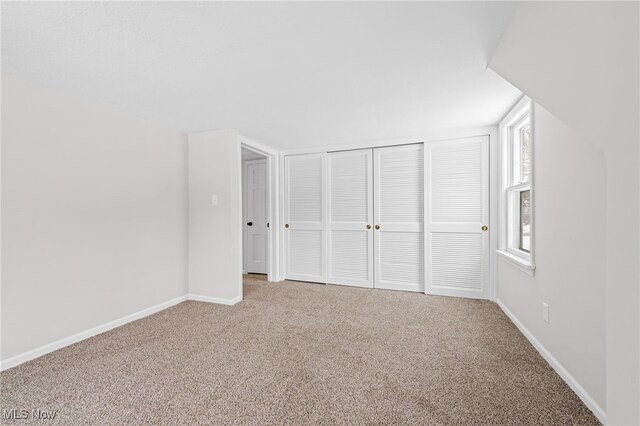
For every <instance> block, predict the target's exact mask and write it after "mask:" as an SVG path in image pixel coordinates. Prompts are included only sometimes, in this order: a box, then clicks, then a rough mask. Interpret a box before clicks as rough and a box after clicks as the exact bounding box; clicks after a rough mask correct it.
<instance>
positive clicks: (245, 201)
mask: <svg viewBox="0 0 640 426" xmlns="http://www.w3.org/2000/svg"><path fill="white" fill-rule="evenodd" d="M254 164H264V165H265V180H266V187H267V188H266V189H267V194H266V197H265V199H264V202H265V206H264V209H265V211H266V218H267V222H268V223H269V228H268V230H267V249H266V250H267V253H266V255H267V271H268V270H269V260H270V258H269V230H270V229H271V223H270V222H269V216H270V214H269V173H268V172H269V171H268V170H267V159H266V158H260V159H257V160H245V161H243V162H242V210H243V211H242V220H243V222H242V228H243V232H242V256H243V257H242V273H248V272H249V271H248V270H247V269H245V266H246V264H247V262H248V260H249V239H248V238H247V237H248V235H249V232H248V231H249V229H248V228H246V226H247V221H248V220H249V210H248V207H249V197H248V195H249V179H248V178H249V166H251V165H254ZM245 230H246V231H247V232H244V231H245Z"/></svg>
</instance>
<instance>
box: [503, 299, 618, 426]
mask: <svg viewBox="0 0 640 426" xmlns="http://www.w3.org/2000/svg"><path fill="white" fill-rule="evenodd" d="M496 303H497V304H498V306H500V308H501V309H502V311H503V312H504V313H505V314H506V315H507V316H508V317H509V319H510V320H511V321H512V322H513V323H514V324H515V325H516V327H518V329H519V330H520V332H521V333H522V334H524V336H525V337H526V338H527V339H528V340H529V342H531V344H532V345H533V347H534V348H536V350H537V351H538V352H539V353H540V355H542V357H543V358H544V359H545V360H546V361H547V362H548V363H549V365H550V366H551V367H552V368H553V369H554V370H555V371H556V373H558V375H559V376H560V377H561V378H562V380H564V381H565V383H566V384H568V385H569V387H570V388H571V389H572V390H573V391H574V392H575V393H576V395H578V397H580V399H581V400H582V402H584V404H585V405H586V406H587V407H588V408H589V410H591V411H592V412H593V414H594V415H595V416H596V417H597V418H598V420H600V422H602V424H607V414H606V412H605V411H604V410H603V409H602V407H600V406H599V405H598V404H597V403H596V402H595V400H594V399H593V398H592V397H591V395H589V393H588V392H587V391H586V390H585V389H584V388H583V387H582V386H581V385H580V383H578V381H577V380H576V379H575V378H574V377H573V376H572V375H571V374H570V373H569V372H568V371H567V369H566V368H564V367H563V366H562V364H560V362H558V360H557V359H555V358H554V357H553V355H551V353H550V352H549V351H548V350H547V349H546V348H545V347H544V346H542V343H540V342H539V341H538V339H536V338H535V337H534V336H533V334H531V332H530V331H529V330H528V329H527V328H526V327H525V326H524V324H522V323H521V322H520V320H518V318H516V316H515V315H514V314H513V312H511V311H510V310H509V308H507V307H506V306H505V304H504V303H502V301H501V300H500V299H498V300H496Z"/></svg>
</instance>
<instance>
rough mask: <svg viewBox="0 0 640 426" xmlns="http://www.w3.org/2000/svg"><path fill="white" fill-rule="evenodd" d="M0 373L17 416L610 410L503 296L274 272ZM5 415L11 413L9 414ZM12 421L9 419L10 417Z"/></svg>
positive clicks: (490, 418)
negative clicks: (532, 340) (553, 359)
mask: <svg viewBox="0 0 640 426" xmlns="http://www.w3.org/2000/svg"><path fill="white" fill-rule="evenodd" d="M245 281H246V285H245V300H244V301H243V302H242V303H240V304H238V305H236V306H221V305H214V304H209V303H202V302H184V303H181V304H179V305H176V306H174V307H172V308H170V309H167V310H165V311H162V312H160V313H158V314H155V315H153V316H150V317H147V318H144V319H142V320H139V321H135V322H133V323H130V324H127V325H125V326H123V327H120V328H117V329H115V330H112V331H110V332H107V333H104V334H101V335H99V336H96V337H93V338H91V339H88V340H85V341H83V342H80V343H77V344H75V345H72V346H69V347H67V348H64V349H61V350H59V351H56V352H53V353H51V354H49V355H46V356H43V357H41V358H39V359H36V360H33V361H31V362H28V363H25V364H22V365H20V366H18V367H15V368H13V369H10V370H7V371H5V372H3V373H1V376H0V378H1V380H2V383H1V386H2V387H1V397H0V404H1V408H2V409H7V408H16V409H28V410H33V409H43V410H57V412H58V414H57V416H56V418H55V420H54V421H46V423H45V422H42V421H40V422H35V421H16V422H15V423H18V424H30V423H33V424H40V425H42V424H65V425H75V424H113V425H122V424H136V425H138V424H181V425H182V424H220V425H222V424H225V425H226V424H327V425H333V424H353V425H359V424H419V425H448V424H453V425H463V424H492V425H500V424H504V425H507V424H511V425H526V424H535V425H542V424H562V425H566V424H598V422H597V420H596V419H595V418H594V417H593V415H592V414H591V413H590V412H589V410H588V409H587V408H586V407H585V406H584V405H583V404H582V403H581V402H580V400H579V399H578V397H577V396H576V395H575V394H574V393H573V392H572V391H571V390H570V389H569V387H568V386H567V385H566V384H564V382H563V381H562V380H561V379H560V377H559V376H558V375H557V374H556V373H555V372H554V371H553V370H552V369H551V368H550V367H549V366H548V365H547V364H546V362H545V361H544V360H543V359H542V358H541V357H540V356H539V355H538V353H537V352H536V351H535V350H534V348H533V347H532V346H531V345H530V344H529V343H528V342H527V340H526V339H525V338H524V337H523V336H522V335H521V334H520V333H519V332H518V330H517V329H516V328H515V327H514V325H513V324H512V323H511V322H510V321H509V320H508V319H507V317H506V316H505V315H504V314H503V313H502V312H501V311H500V309H499V308H498V307H497V306H496V305H495V304H493V303H490V302H485V301H473V300H465V299H455V298H446V297H436V296H425V295H422V294H413V293H404V292H393V291H384V290H366V289H359V288H350V287H342V286H324V285H319V284H307V283H297V282H284V283H275V284H269V283H266V282H264V281H261V280H260V279H256V278H246V279H245ZM5 423H6V421H5ZM9 423H10V422H9Z"/></svg>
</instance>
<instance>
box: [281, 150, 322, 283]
mask: <svg viewBox="0 0 640 426" xmlns="http://www.w3.org/2000/svg"><path fill="white" fill-rule="evenodd" d="M284 165H285V179H284V183H285V194H284V198H285V209H284V223H285V229H284V239H285V278H286V279H290V280H300V281H311V282H322V283H325V282H326V276H327V275H326V265H327V262H326V255H327V249H326V248H327V244H326V168H327V154H326V153H321V154H305V155H292V156H286V157H285V159H284Z"/></svg>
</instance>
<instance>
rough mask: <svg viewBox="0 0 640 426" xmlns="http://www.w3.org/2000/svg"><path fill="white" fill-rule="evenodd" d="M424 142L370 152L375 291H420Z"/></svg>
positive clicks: (422, 244)
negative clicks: (372, 188) (372, 179)
mask: <svg viewBox="0 0 640 426" xmlns="http://www.w3.org/2000/svg"><path fill="white" fill-rule="evenodd" d="M423 166H424V152H423V147H422V144H416V145H404V146H396V147H388V148H376V149H375V150H374V192H375V194H374V218H375V230H374V233H375V236H374V240H375V243H374V244H375V250H374V258H375V260H374V265H375V285H374V286H375V287H376V288H384V289H391V290H405V291H424V268H423V263H424V243H423V241H424V240H423V226H422V222H423V217H424V215H423V212H424V198H423V196H424V186H423V182H424V167H423Z"/></svg>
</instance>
